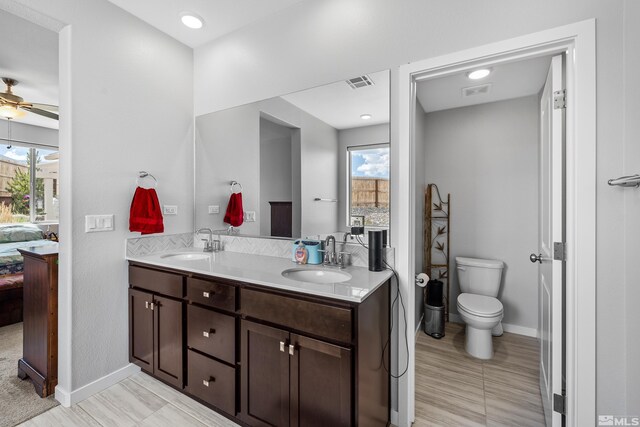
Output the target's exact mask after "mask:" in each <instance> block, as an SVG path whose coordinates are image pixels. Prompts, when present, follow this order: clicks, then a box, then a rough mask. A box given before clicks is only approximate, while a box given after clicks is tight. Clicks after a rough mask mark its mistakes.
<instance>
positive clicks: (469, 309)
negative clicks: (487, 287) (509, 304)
mask: <svg viewBox="0 0 640 427" xmlns="http://www.w3.org/2000/svg"><path fill="white" fill-rule="evenodd" d="M458 309H459V310H460V311H464V312H465V313H467V314H469V315H471V316H478V317H496V316H500V315H502V313H503V310H504V308H503V306H502V303H501V302H500V301H499V300H498V299H497V298H492V297H488V296H485V295H476V294H468V293H462V294H460V295H459V296H458Z"/></svg>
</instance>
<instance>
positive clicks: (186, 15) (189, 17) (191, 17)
mask: <svg viewBox="0 0 640 427" xmlns="http://www.w3.org/2000/svg"><path fill="white" fill-rule="evenodd" d="M180 20H182V23H183V24H184V25H185V26H187V27H189V28H192V29H194V30H197V29H199V28H202V26H203V25H204V20H203V19H202V18H201V17H200V16H198V15H197V14H195V13H193V12H182V13H181V14H180Z"/></svg>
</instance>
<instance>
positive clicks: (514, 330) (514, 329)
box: [449, 313, 538, 338]
mask: <svg viewBox="0 0 640 427" xmlns="http://www.w3.org/2000/svg"><path fill="white" fill-rule="evenodd" d="M449 322H452V323H461V324H464V320H462V317H460V315H459V314H454V313H449ZM502 329H504V331H505V332H509V333H511V334H517V335H524V336H527V337H533V338H538V330H537V329H535V328H527V327H525V326H520V325H513V324H510V323H503V324H502Z"/></svg>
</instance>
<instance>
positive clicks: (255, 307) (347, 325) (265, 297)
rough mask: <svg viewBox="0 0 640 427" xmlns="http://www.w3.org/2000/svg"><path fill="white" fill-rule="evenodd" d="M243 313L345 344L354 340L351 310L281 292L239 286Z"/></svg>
mask: <svg viewBox="0 0 640 427" xmlns="http://www.w3.org/2000/svg"><path fill="white" fill-rule="evenodd" d="M240 305H241V311H242V314H243V315H245V316H249V317H253V318H255V319H260V320H265V321H267V322H271V323H275V324H278V325H282V326H286V327H289V328H292V329H296V330H298V331H303V332H308V333H311V334H314V335H317V336H320V337H325V338H328V339H333V340H336V341H341V342H345V343H349V342H351V338H352V328H351V322H352V320H351V318H352V310H351V309H350V308H346V307H334V306H330V305H326V304H321V303H318V302H312V301H304V300H299V299H296V298H289V297H285V296H282V295H275V294H270V293H267V292H261V291H255V290H252V289H240Z"/></svg>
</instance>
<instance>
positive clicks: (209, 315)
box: [187, 305, 236, 364]
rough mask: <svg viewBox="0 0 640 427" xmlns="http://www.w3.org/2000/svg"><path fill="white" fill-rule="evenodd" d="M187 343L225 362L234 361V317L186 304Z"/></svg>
mask: <svg viewBox="0 0 640 427" xmlns="http://www.w3.org/2000/svg"><path fill="white" fill-rule="evenodd" d="M187 345H188V346H189V347H191V348H195V349H196V350H199V351H201V352H203V353H206V354H208V355H211V356H213V357H216V358H218V359H222V360H224V361H225V362H228V363H231V364H233V363H235V361H236V320H235V318H233V317H231V316H227V315H226V314H221V313H217V312H215V311H213V310H208V309H206V308H201V307H197V306H195V305H188V306H187Z"/></svg>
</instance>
